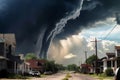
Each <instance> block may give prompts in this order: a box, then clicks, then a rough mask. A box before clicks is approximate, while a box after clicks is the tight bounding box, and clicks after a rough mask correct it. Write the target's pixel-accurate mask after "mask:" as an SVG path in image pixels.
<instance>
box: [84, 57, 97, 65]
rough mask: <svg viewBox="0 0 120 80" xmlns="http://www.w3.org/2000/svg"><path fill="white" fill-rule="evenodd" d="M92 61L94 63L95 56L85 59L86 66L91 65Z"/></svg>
mask: <svg viewBox="0 0 120 80" xmlns="http://www.w3.org/2000/svg"><path fill="white" fill-rule="evenodd" d="M94 61H96V55H92V56H90V57H89V58H87V59H86V63H87V64H92V63H93V62H94Z"/></svg>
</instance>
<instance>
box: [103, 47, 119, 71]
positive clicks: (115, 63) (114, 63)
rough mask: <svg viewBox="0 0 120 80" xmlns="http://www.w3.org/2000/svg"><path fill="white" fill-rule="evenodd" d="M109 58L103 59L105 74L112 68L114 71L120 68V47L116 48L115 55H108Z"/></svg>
mask: <svg viewBox="0 0 120 80" xmlns="http://www.w3.org/2000/svg"><path fill="white" fill-rule="evenodd" d="M106 55H107V58H106V59H103V72H105V70H106V69H108V68H112V69H113V71H115V70H116V68H118V67H120V46H115V53H106Z"/></svg>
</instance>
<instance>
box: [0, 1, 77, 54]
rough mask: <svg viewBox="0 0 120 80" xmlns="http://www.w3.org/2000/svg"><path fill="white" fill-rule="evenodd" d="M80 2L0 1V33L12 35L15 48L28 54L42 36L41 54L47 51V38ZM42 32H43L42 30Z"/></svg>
mask: <svg viewBox="0 0 120 80" xmlns="http://www.w3.org/2000/svg"><path fill="white" fill-rule="evenodd" d="M78 2H79V0H0V4H2V5H1V6H0V28H1V29H0V32H1V33H11V32H12V33H15V34H16V38H17V45H18V46H17V48H18V50H19V51H21V52H31V51H33V48H34V47H35V46H36V43H37V40H38V36H40V34H41V32H42V31H43V30H45V31H44V35H43V36H41V37H42V38H41V39H42V43H41V44H39V45H43V46H42V47H43V48H42V50H43V49H44V48H45V49H46V50H47V48H48V46H49V41H48V42H46V43H44V42H45V41H46V38H47V36H48V35H49V33H50V32H51V31H52V29H53V28H54V27H55V24H56V22H58V21H59V20H60V19H61V18H62V17H65V16H66V14H67V13H69V12H71V11H72V10H74V9H75V8H77V6H78ZM44 28H45V29H44Z"/></svg>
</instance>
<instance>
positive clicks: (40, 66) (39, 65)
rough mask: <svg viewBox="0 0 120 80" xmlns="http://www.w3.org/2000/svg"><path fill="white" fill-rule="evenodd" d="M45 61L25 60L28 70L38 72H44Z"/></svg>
mask: <svg viewBox="0 0 120 80" xmlns="http://www.w3.org/2000/svg"><path fill="white" fill-rule="evenodd" d="M45 62H46V61H45V60H36V59H30V60H26V63H28V64H29V70H37V71H40V72H44V64H45Z"/></svg>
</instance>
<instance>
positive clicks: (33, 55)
mask: <svg viewBox="0 0 120 80" xmlns="http://www.w3.org/2000/svg"><path fill="white" fill-rule="evenodd" d="M29 59H37V57H36V55H35V54H34V53H27V54H26V56H25V60H29Z"/></svg>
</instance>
